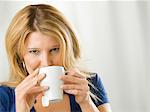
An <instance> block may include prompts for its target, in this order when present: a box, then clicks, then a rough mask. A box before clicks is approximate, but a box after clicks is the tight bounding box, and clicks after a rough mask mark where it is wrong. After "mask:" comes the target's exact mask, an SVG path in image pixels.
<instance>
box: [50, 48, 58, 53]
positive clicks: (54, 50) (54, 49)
mask: <svg viewBox="0 0 150 112" xmlns="http://www.w3.org/2000/svg"><path fill="white" fill-rule="evenodd" d="M58 51H59V48H53V49H51V50H50V53H52V54H53V53H57V52H58Z"/></svg>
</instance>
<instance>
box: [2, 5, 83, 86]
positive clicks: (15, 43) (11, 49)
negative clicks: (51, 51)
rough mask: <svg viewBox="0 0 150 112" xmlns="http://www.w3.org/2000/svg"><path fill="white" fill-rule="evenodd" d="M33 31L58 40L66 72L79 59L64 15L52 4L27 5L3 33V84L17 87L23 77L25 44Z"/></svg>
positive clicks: (76, 44) (75, 41) (75, 37)
mask: <svg viewBox="0 0 150 112" xmlns="http://www.w3.org/2000/svg"><path fill="white" fill-rule="evenodd" d="M36 31H38V32H41V33H43V34H45V35H48V36H53V37H55V38H56V39H57V40H58V41H59V43H60V48H61V51H62V53H61V58H62V60H63V62H62V63H63V66H64V67H65V69H70V68H73V67H75V66H76V62H77V60H78V59H79V58H80V48H79V43H78V40H77V36H76V34H75V32H74V30H73V28H72V26H71V25H70V24H69V22H68V21H67V20H66V18H65V17H64V16H63V14H62V13H61V12H60V11H58V10H57V9H56V8H55V7H53V6H51V5H46V4H38V5H28V6H26V7H25V8H23V9H22V10H20V11H19V12H18V13H17V14H16V15H15V17H14V18H13V20H12V22H11V24H10V26H9V28H8V31H7V33H6V51H7V55H8V59H9V62H10V81H9V82H7V83H5V85H9V86H17V85H18V84H19V83H20V82H21V81H22V80H23V79H24V78H25V77H26V75H27V73H26V72H27V71H26V69H24V67H23V57H22V53H23V49H24V43H25V40H26V38H27V37H28V35H29V34H30V33H32V32H36Z"/></svg>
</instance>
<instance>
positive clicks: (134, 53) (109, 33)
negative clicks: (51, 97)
mask: <svg viewBox="0 0 150 112" xmlns="http://www.w3.org/2000/svg"><path fill="white" fill-rule="evenodd" d="M30 3H31V2H0V48H1V49H0V71H1V73H0V81H4V80H6V79H8V75H7V73H8V64H7V58H6V54H5V49H4V35H5V32H6V29H7V27H8V24H9V23H10V21H11V18H12V16H14V14H15V12H16V11H17V10H19V9H20V8H22V7H23V6H25V5H27V4H30ZM32 3H34V2H32ZM36 3H37V2H36ZM49 3H51V4H53V5H55V6H56V7H58V8H59V9H60V10H61V11H62V12H64V14H65V15H66V16H67V17H68V18H69V20H70V21H71V22H72V24H73V25H74V26H75V28H76V30H77V32H78V34H79V36H80V40H81V45H82V51H83V60H82V61H83V63H85V64H83V65H85V66H86V67H87V68H88V69H89V70H91V71H94V72H98V73H100V74H101V78H102V79H103V82H104V85H105V87H106V90H107V92H108V95H109V98H110V103H111V106H112V109H113V111H114V112H149V111H150V106H149V104H148V103H149V95H148V91H149V85H148V78H149V76H148V75H150V74H149V73H150V71H148V70H149V68H150V67H149V65H150V60H149V56H150V55H149V56H148V54H149V53H150V49H149V47H150V46H149V45H150V39H149V37H148V21H149V20H148V13H149V10H148V8H149V6H148V3H147V2H125V1H124V2H104V1H103V2H59V1H57V2H49ZM83 67H84V66H83Z"/></svg>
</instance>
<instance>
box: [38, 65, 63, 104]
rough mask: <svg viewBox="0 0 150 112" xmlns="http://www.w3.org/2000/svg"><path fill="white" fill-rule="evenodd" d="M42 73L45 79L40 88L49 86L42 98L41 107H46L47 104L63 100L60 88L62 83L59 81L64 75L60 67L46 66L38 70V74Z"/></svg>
mask: <svg viewBox="0 0 150 112" xmlns="http://www.w3.org/2000/svg"><path fill="white" fill-rule="evenodd" d="M41 73H44V74H46V77H45V78H44V79H43V80H42V81H41V84H40V85H41V86H49V89H48V90H47V91H45V92H44V96H42V105H43V106H48V105H49V102H58V101H61V100H63V90H62V89H61V88H60V87H61V85H62V84H63V81H62V80H60V79H59V77H60V76H61V75H63V74H64V67H62V66H47V67H42V68H40V69H39V74H41Z"/></svg>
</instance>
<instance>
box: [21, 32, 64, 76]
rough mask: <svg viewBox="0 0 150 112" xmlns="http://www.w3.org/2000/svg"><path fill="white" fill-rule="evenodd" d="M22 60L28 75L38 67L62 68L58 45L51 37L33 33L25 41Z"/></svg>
mask: <svg viewBox="0 0 150 112" xmlns="http://www.w3.org/2000/svg"><path fill="white" fill-rule="evenodd" d="M23 59H24V62H25V65H26V69H27V71H28V73H29V74H31V73H32V72H33V71H34V70H35V69H36V68H39V67H46V66H53V65H60V66H62V61H61V59H60V44H59V43H58V42H57V41H56V39H54V38H53V37H51V36H46V35H43V34H42V33H40V32H33V33H31V34H29V36H28V38H27V39H26V40H25V51H24V54H23Z"/></svg>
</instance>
